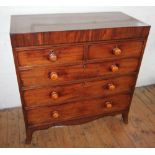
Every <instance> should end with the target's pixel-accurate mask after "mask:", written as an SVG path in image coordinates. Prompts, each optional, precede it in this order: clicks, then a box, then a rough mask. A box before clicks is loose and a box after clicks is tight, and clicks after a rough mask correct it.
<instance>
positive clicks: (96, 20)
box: [10, 12, 148, 34]
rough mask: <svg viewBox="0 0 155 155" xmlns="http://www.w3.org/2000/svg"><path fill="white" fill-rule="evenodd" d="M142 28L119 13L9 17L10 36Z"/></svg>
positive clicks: (134, 20)
mask: <svg viewBox="0 0 155 155" xmlns="http://www.w3.org/2000/svg"><path fill="white" fill-rule="evenodd" d="M141 26H142V27H143V26H148V25H147V24H145V23H143V22H141V21H139V20H137V19H135V18H132V17H130V16H128V15H126V14H124V13H121V12H100V13H65V14H64V13H63V14H39V15H13V16H11V29H10V33H11V34H22V33H36V32H53V31H70V30H93V29H103V28H121V27H141Z"/></svg>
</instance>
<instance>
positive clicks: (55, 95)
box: [51, 91, 59, 100]
mask: <svg viewBox="0 0 155 155" xmlns="http://www.w3.org/2000/svg"><path fill="white" fill-rule="evenodd" d="M51 97H52V99H54V100H56V99H58V98H59V95H58V93H57V92H55V91H53V92H52V93H51Z"/></svg>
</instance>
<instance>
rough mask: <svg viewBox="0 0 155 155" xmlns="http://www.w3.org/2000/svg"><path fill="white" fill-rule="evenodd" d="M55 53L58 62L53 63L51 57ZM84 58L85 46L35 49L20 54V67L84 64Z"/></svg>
mask: <svg viewBox="0 0 155 155" xmlns="http://www.w3.org/2000/svg"><path fill="white" fill-rule="evenodd" d="M52 52H53V53H54V54H55V55H56V56H57V60H56V61H54V62H53V61H51V60H50V59H49V55H50V54H51V53H52ZM83 56H84V47H83V46H76V45H75V46H62V47H61V46H60V47H50V48H45V49H40V50H39V49H34V50H29V51H27V50H26V51H20V52H18V62H19V66H35V65H57V64H63V63H74V62H77V61H79V62H82V61H83Z"/></svg>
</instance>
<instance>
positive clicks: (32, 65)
mask: <svg viewBox="0 0 155 155" xmlns="http://www.w3.org/2000/svg"><path fill="white" fill-rule="evenodd" d="M149 30H150V26H149V25H147V24H145V23H143V22H141V21H139V20H137V19H135V18H132V17H130V16H128V15H125V14H123V13H120V12H111V13H80V14H57V15H22V16H12V18H11V32H10V38H11V44H12V48H13V55H14V62H15V66H16V74H17V79H18V84H19V90H20V96H21V101H22V107H23V113H24V121H25V126H26V142H27V143H30V142H31V139H32V134H33V132H34V131H36V130H40V129H46V128H48V127H50V126H55V125H75V124H81V123H84V122H88V121H91V120H94V119H97V118H100V117H103V116H105V115H114V114H122V117H123V121H124V123H127V122H128V113H129V109H130V104H131V99H132V96H133V92H134V87H135V84H136V80H137V77H138V72H139V69H140V64H141V60H142V57H143V53H144V49H145V45H146V41H147V37H148V35H149ZM115 47H117V48H120V49H121V54H120V55H119V56H116V55H113V54H112V50H113V48H115ZM51 48H54V50H55V54H57V61H54V62H49V59H48V55H49V50H51ZM111 68H112V69H111ZM112 70H113V72H112ZM114 71H117V72H114ZM51 72H52V74H51ZM53 72H54V75H55V77H56V75H57V76H58V78H57V79H56V80H54V81H53V80H52V79H53V77H52V76H51V75H53ZM125 75H129V76H125ZM131 75H133V76H131ZM50 77H52V79H50ZM94 80H95V81H94ZM97 80H98V81H97ZM107 82H111V83H112V82H113V85H114V84H115V85H116V86H115V88H116V89H114V90H113V92H109V90H107V89H106V85H107ZM51 89H52V90H51ZM51 91H57V92H58V93H59V94H58V96H59V98H58V100H57V101H51V98H50V93H51ZM122 93H123V94H122ZM125 93H126V94H125ZM120 94H122V95H120ZM109 100H112V101H113V103H111V102H109ZM106 101H108V102H107V103H108V104H105V102H106ZM60 103H61V104H60ZM39 106H40V107H39ZM106 106H107V107H109V108H107V107H106ZM53 112H54V114H53ZM45 142H46V141H45Z"/></svg>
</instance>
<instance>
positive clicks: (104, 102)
mask: <svg viewBox="0 0 155 155" xmlns="http://www.w3.org/2000/svg"><path fill="white" fill-rule="evenodd" d="M129 102H130V96H129V95H117V96H113V97H107V98H103V99H95V100H91V102H90V100H85V101H80V102H74V103H68V104H64V105H59V106H48V107H43V108H37V109H33V110H29V111H27V117H28V123H29V125H36V124H42V123H44V124H46V123H56V122H63V121H67V120H72V119H78V118H84V117H89V116H95V115H100V114H107V113H112V112H116V111H121V110H126V109H127V108H128V106H129Z"/></svg>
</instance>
